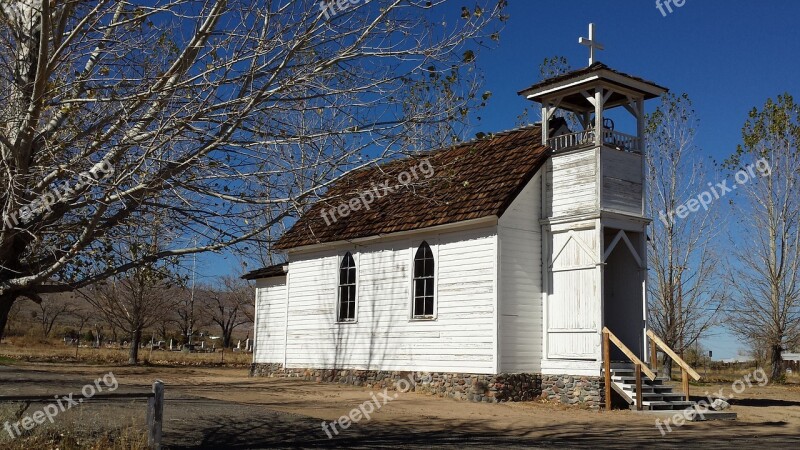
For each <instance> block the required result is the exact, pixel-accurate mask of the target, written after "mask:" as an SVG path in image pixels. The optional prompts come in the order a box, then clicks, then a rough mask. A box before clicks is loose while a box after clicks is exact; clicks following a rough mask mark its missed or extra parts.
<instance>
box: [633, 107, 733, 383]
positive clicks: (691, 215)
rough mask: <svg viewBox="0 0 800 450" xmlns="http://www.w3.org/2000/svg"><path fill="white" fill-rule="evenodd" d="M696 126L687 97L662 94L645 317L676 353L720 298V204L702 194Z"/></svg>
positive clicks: (704, 327)
mask: <svg viewBox="0 0 800 450" xmlns="http://www.w3.org/2000/svg"><path fill="white" fill-rule="evenodd" d="M696 129H697V118H696V115H695V113H694V110H693V109H692V103H691V101H690V99H689V98H688V96H686V95H681V96H675V95H671V94H669V95H666V96H664V97H663V98H662V103H661V105H660V106H659V107H658V109H657V110H656V111H655V112H654V113H653V114H651V115H650V116H649V117H648V126H647V154H646V165H647V179H646V183H647V192H648V199H647V200H648V202H647V204H648V215H649V216H650V217H652V218H653V224H652V225H651V227H650V230H649V238H650V239H649V241H648V242H649V253H648V258H649V264H650V268H651V271H650V279H649V283H648V290H649V292H648V294H649V295H648V303H649V304H648V311H649V318H648V320H649V324H650V327H651V328H652V329H653V330H654V331H655V333H656V334H658V335H659V337H661V339H663V340H664V342H665V343H666V344H667V345H669V346H670V347H671V348H672V349H674V350H675V351H676V352H678V353H683V352H684V351H685V350H686V349H688V348H690V347H692V346H693V345H694V344H695V342H696V341H697V340H698V339H699V338H700V337H701V336H702V335H703V334H704V333H706V332H707V331H708V330H709V328H711V327H712V326H713V325H714V324H715V323H716V322H717V321H718V320H719V315H718V312H719V311H720V309H721V307H722V304H723V299H724V298H725V296H724V295H723V294H724V290H723V286H722V283H721V282H720V280H721V277H722V275H723V272H722V271H721V266H720V265H719V264H718V256H719V255H717V254H716V253H715V241H714V238H715V237H716V236H717V235H718V233H719V230H720V227H719V222H718V221H719V214H718V213H717V211H718V208H719V207H721V205H717V208H715V207H714V205H713V204H711V201H712V200H713V199H714V198H713V196H712V194H708V196H706V195H705V194H703V192H705V191H707V190H708V185H707V183H708V180H709V178H710V175H711V173H710V172H709V171H708V170H707V169H706V167H705V166H704V164H703V161H702V160H701V159H700V157H699V151H698V149H697V147H696V146H695V144H694V137H695V132H696ZM706 197H708V198H706ZM698 198H701V200H703V201H704V203H703V204H702V205H700V200H698ZM689 202H692V204H691V205H690V204H689ZM695 203H696V204H695ZM661 367H662V370H663V373H664V375H665V376H670V375H671V373H672V359H671V358H669V357H667V356H666V355H664V360H663V364H661Z"/></svg>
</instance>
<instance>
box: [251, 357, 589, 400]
mask: <svg viewBox="0 0 800 450" xmlns="http://www.w3.org/2000/svg"><path fill="white" fill-rule="evenodd" d="M250 375H251V376H261V377H271V378H296V379H299V380H303V381H314V382H318V383H323V382H324V383H336V384H345V385H353V386H363V387H368V388H372V389H389V390H399V391H403V392H405V391H409V390H412V391H415V392H421V393H426V394H431V395H436V396H439V397H447V398H453V399H457V400H467V401H472V402H486V403H497V402H523V401H531V400H536V399H546V400H549V401H554V402H559V403H563V404H565V405H579V406H585V407H590V408H594V409H597V408H599V407H600V405H602V404H603V398H602V396H603V379H602V378H600V377H576V376H569V375H539V374H530V373H516V374H499V375H475V374H463V373H440V372H402V371H380V370H377V371H376V370H345V369H285V370H284V369H283V367H282V365H281V364H253V365H252V366H251V368H250Z"/></svg>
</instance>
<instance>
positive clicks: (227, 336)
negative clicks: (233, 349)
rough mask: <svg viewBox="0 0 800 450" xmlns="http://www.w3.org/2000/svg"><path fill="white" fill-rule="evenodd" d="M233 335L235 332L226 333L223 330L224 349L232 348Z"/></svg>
mask: <svg viewBox="0 0 800 450" xmlns="http://www.w3.org/2000/svg"><path fill="white" fill-rule="evenodd" d="M232 334H233V330H229V331H225V329H224V328H223V329H222V347H223V348H230V346H231V335H232Z"/></svg>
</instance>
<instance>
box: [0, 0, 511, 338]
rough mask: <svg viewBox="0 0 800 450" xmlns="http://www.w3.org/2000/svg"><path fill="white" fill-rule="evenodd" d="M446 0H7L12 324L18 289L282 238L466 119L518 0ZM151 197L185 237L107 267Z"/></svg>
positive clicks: (3, 125)
mask: <svg viewBox="0 0 800 450" xmlns="http://www.w3.org/2000/svg"><path fill="white" fill-rule="evenodd" d="M447 3H450V0H433V1H430V0H390V1H381V2H361V3H356V4H354V3H353V2H345V3H344V5H345V6H344V9H343V10H342V8H343V6H342V5H343V3H342V2H313V1H307V0H288V1H281V2H276V1H272V0H256V1H249V0H248V1H243V0H227V1H226V0H209V1H204V2H198V1H194V0H168V1H167V0H155V1H151V2H134V3H131V2H107V1H102V2H83V1H78V0H65V1H58V2H52V1H50V0H20V1H15V2H10V1H3V2H2V3H0V93H2V94H0V95H2V98H0V155H2V163H1V166H0V184H2V186H3V189H2V191H0V209H1V210H2V229H1V230H0V330H4V329H5V323H6V320H7V317H8V312H9V310H10V308H11V306H12V305H13V303H14V301H16V299H17V298H20V297H30V298H33V299H38V298H39V296H40V295H41V294H43V293H52V292H64V291H69V290H73V289H78V288H84V287H86V286H89V285H91V284H92V283H95V282H98V281H100V280H104V279H107V278H109V277H115V276H120V274H123V273H126V272H127V271H129V270H130V269H133V268H136V267H140V266H143V265H145V264H149V263H152V262H154V261H157V260H159V259H163V258H168V257H173V256H185V255H188V254H192V253H195V252H203V251H216V250H221V249H223V248H226V247H234V248H239V247H238V246H241V245H244V244H245V243H246V242H248V241H253V242H256V243H259V244H264V245H269V243H270V242H272V240H273V235H274V234H275V233H276V232H279V231H280V230H281V228H282V227H283V226H284V224H285V220H287V218H289V217H291V216H296V215H298V214H301V213H302V212H303V211H304V210H305V209H306V207H307V205H308V204H309V203H310V202H311V201H313V200H314V198H315V197H316V196H318V195H319V194H321V193H322V192H323V191H324V189H325V188H326V186H328V185H329V184H330V183H331V182H332V181H334V180H335V179H337V178H338V177H340V176H341V175H343V174H345V173H348V172H350V171H352V170H356V169H359V168H361V167H363V166H365V165H367V164H370V163H371V162H372V161H373V160H375V159H378V158H390V157H392V156H393V155H397V154H401V153H406V152H413V151H416V150H419V149H420V148H422V147H428V146H429V145H430V144H431V143H430V140H429V139H428V138H426V136H430V135H431V134H429V133H427V131H428V130H432V131H433V133H432V135H439V133H440V132H441V130H442V129H443V127H444V128H445V129H447V130H449V133H450V134H451V135H458V134H461V133H463V124H465V122H466V118H467V116H468V115H467V112H468V111H469V110H470V108H472V107H473V106H475V105H476V104H479V103H480V102H481V101H482V100H481V98H480V96H477V95H476V92H477V81H478V80H479V77H477V76H476V71H475V70H474V69H475V61H476V55H477V53H476V52H477V50H478V48H479V47H483V46H485V45H486V44H487V43H490V40H491V39H496V38H497V33H496V29H495V28H494V25H495V24H497V23H498V19H499V20H503V19H504V16H503V15H502V14H503V9H504V7H505V5H506V0H479V1H478V4H479V5H476V6H474V7H473V8H472V9H467V8H463V9H462V11H461V12H460V13H459V14H458V15H457V16H455V17H448V16H447V14H448V13H447V11H448V10H450V11H451V10H452V9H447V8H444V7H443V6H446V4H447ZM331 5H334V6H333V9H331ZM421 87H422V88H421ZM425 87H429V88H430V89H425ZM412 100H413V101H412ZM460 124H461V125H460ZM143 210H147V214H154V215H157V216H159V217H161V219H162V220H163V221H164V224H165V225H167V226H168V228H170V229H174V230H181V231H182V233H183V236H182V237H183V239H177V240H175V241H174V242H172V243H171V244H170V245H169V246H167V247H163V248H159V249H158V251H157V252H155V253H152V252H149V251H143V252H141V253H139V254H138V255H137V259H136V260H128V259H127V258H120V259H118V260H111V259H108V258H107V259H106V261H104V264H102V265H97V264H93V262H94V260H95V259H96V257H97V256H98V255H103V254H105V253H107V252H106V249H107V248H108V247H110V246H113V245H114V243H115V242H116V241H117V240H119V239H120V238H122V237H124V236H125V233H127V232H128V229H129V228H130V226H131V225H133V224H136V223H139V222H141V221H142V220H143V218H144V217H146V216H147V214H143V213H142V211H143ZM265 211H266V213H265ZM113 284H114V283H112V285H113ZM0 332H2V331H0Z"/></svg>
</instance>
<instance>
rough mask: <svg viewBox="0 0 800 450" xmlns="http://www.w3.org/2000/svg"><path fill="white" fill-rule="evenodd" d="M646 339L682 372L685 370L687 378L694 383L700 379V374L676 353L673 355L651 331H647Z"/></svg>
mask: <svg viewBox="0 0 800 450" xmlns="http://www.w3.org/2000/svg"><path fill="white" fill-rule="evenodd" d="M647 337H649V338H650V340H651V341H653V342H655V343H656V345H657V346H658V347H659V348H661V350H662V351H663V352H664V353H666V354H667V355H668V356H669V357H670V358H672V360H673V361H675V362H676V363H678V366H680V368H681V369H682V370H685V371H686V373H687V374H689V376H691V377H692V378H693V379H694V381H697V380H699V379H700V374H699V373H697V372H696V371H695V370H694V369H692V367H691V366H690V365H689V364H688V363H686V361H684V360H683V358H681V357H680V356H678V354H677V353H675V352H674V351H673V350H672V349H671V348H669V346H668V345H667V344H665V343H664V341H662V340H661V338H659V337H658V336H656V334H655V333H653V330H647Z"/></svg>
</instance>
